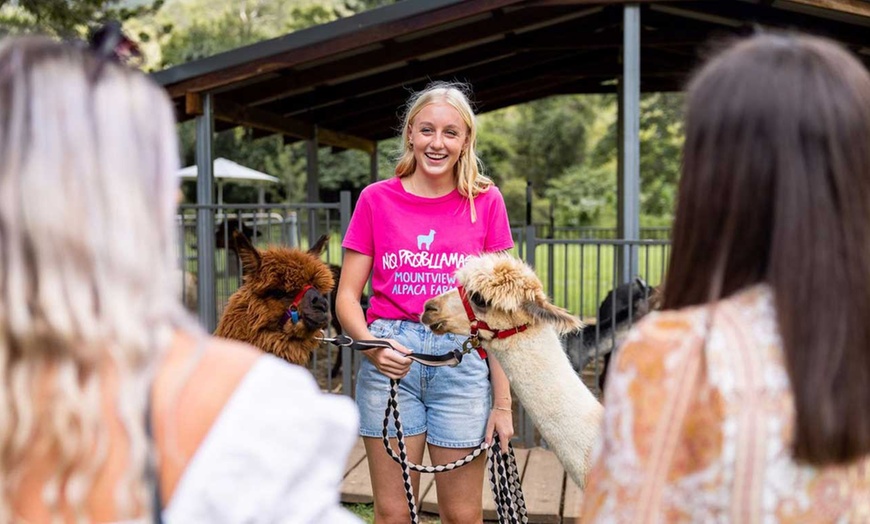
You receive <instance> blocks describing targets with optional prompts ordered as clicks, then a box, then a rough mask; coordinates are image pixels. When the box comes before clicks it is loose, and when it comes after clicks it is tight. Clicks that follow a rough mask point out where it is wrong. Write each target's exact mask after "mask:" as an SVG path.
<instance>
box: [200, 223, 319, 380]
mask: <svg viewBox="0 0 870 524" xmlns="http://www.w3.org/2000/svg"><path fill="white" fill-rule="evenodd" d="M233 241H234V243H235V247H236V251H237V252H238V254H239V257H240V258H241V261H242V279H243V282H242V285H241V287H239V289H238V290H236V292H235V293H233V295H232V296H231V297H230V299H229V302H228V303H227V307H226V309H224V314H223V316H221V319H220V322H219V323H218V327H217V330H216V331H215V335H217V336H221V337H226V338H232V339H235V340H242V341H244V342H248V343H249V344H252V345H254V346H256V347H258V348H260V349H262V350H263V351H266V352H268V353H272V354H274V355H277V356H279V357H281V358H283V359H285V360H287V361H288V362H291V363H293V364H299V365H302V366H305V365H308V362H309V361H310V359H311V354H312V352H313V351H314V350H315V349H316V348H317V347H318V345H319V343H320V342H319V340H318V339H317V338H316V337H319V336H320V334H321V330H323V329H325V328H326V326H327V325H328V322H329V301H328V300H327V299H326V296H325V295H326V294H328V293H329V292H330V291H332V289H333V286H334V284H335V282H334V280H333V277H332V272H331V271H330V269H329V266H327V264H326V263H325V262H323V261H322V260H321V259H320V255H321V251H319V250H316V249H315V248H314V247H313V248H312V249H310V250H308V251H307V252H306V251H302V250H299V249H295V248H288V247H282V246H275V247H270V248H269V249H265V250H262V251H260V250H258V249H257V248H255V247H254V246H253V245H252V244H251V242H250V241H249V240H248V239H247V237H245V236H244V235H243V234H242V233H241V232H239V231H234V232H233ZM324 243H325V240H324ZM315 246H317V244H315ZM306 285H307V286H311V288H310V289H308V290H307V291H306V290H304V288H305V286H306ZM297 299H298V304H296V305H295V306H293V305H294V301H295V300H297ZM291 306H293V307H295V310H296V313H297V316H298V318H296V319H294V318H292V316H291V315H290V309H291Z"/></svg>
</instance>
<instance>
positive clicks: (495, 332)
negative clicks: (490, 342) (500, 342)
mask: <svg viewBox="0 0 870 524" xmlns="http://www.w3.org/2000/svg"><path fill="white" fill-rule="evenodd" d="M456 290H457V291H459V298H460V299H462V306H463V307H465V314H466V315H468V322H469V323H470V324H471V329H470V332H469V337H468V340H469V341H470V344H471V347H473V348H474V349H476V350H477V353H478V354H479V355H480V358H486V351H485V350H484V349H483V347H482V346H481V345H480V330H481V329H485V330H487V331H489V332H491V333H492V337H493V338H497V339H504V338H508V337H509V336H512V335H516V334H517V333H522V332H523V331H525V330H526V329H527V328H528V327H529V325H528V324H523V325H521V326H516V327H512V328H510V329H493V328H491V327H489V325H488V324H487V323H486V322H484V321H483V320H478V318H477V317H476V316H474V310H473V309H471V303H470V302H469V301H468V293H467V292H466V291H465V288H464V287H462V286H456Z"/></svg>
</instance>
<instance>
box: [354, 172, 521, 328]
mask: <svg viewBox="0 0 870 524" xmlns="http://www.w3.org/2000/svg"><path fill="white" fill-rule="evenodd" d="M474 207H475V210H476V212H477V221H475V222H474V223H472V222H471V209H470V208H469V205H468V200H467V199H466V198H465V197H463V196H461V195H460V194H459V191H457V190H453V191H452V192H451V193H449V194H447V195H444V196H442V197H438V198H423V197H419V196H416V195H412V194H411V193H408V192H407V191H405V189H404V188H403V187H402V182H401V180H400V179H399V178H398V177H394V178H390V179H388V180H382V181H380V182H375V183H374V184H371V185H369V186H367V187H366V188H365V189H363V191H362V194H361V195H360V197H359V201H358V202H357V205H356V209H355V210H354V212H353V216H352V217H351V219H350V225H349V226H348V229H347V234H346V235H345V237H344V241H343V242H342V245H343V246H344V247H345V248H347V249H352V250H354V251H358V252H360V253H362V254H364V255H368V256H370V257H372V297H371V299H370V301H369V309H368V312H367V313H366V320H367V321H368V322H369V323H372V322H374V321H375V320H377V319H379V318H386V319H393V320H413V321H414V322H419V321H420V314H421V313H422V312H423V304H424V303H425V302H426V300H428V299H429V298H432V297H434V296H436V295H440V294H441V293H443V292H445V291H449V290H450V289H453V288H455V287H456V283H455V278H454V276H453V273H454V272H455V271H456V270H457V269H458V268H460V267H462V266H463V264H465V260H466V258H468V257H469V256H470V255H477V254H480V253H483V252H491V251H501V250H504V249H510V248H512V247H513V245H514V242H513V238H512V237H511V230H510V223H509V222H508V215H507V209H506V208H505V205H504V199H503V198H502V196H501V193H500V192H499V190H498V188H496V187H495V186H493V187H491V188H490V189H489V191H487V192H486V193H482V194H480V195H478V196H477V198H475V199H474Z"/></svg>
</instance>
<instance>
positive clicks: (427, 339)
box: [356, 319, 492, 448]
mask: <svg viewBox="0 0 870 524" xmlns="http://www.w3.org/2000/svg"><path fill="white" fill-rule="evenodd" d="M369 330H370V331H371V332H372V334H373V335H374V336H375V337H376V338H391V339H395V340H397V341H399V342H400V343H401V344H402V345H404V346H405V347H407V348H408V349H410V350H411V351H413V352H415V353H423V354H427V355H443V354H445V353H449V352H451V351H452V350H454V349H457V348H459V347H460V346H461V345H462V342H463V341H464V340H465V337H462V336H459V335H454V334H452V333H448V334H445V335H436V334H434V333H432V332H431V331H430V330H429V328H427V327H426V326H424V325H423V324H420V323H418V322H411V321H408V320H383V319H379V320H376V321H374V322H372V324H371V326H369ZM490 392H491V386H490V382H489V367H488V366H487V362H486V361H485V360H483V359H482V358H480V356H478V354H477V353H476V352H471V353H468V354H466V355H464V357H463V359H462V362H461V363H460V364H459V365H458V366H456V367H453V368H451V367H448V366H441V367H431V366H424V365H422V364H420V363H418V362H412V363H411V370H410V371H409V372H408V374H407V375H406V376H405V377H404V378H403V379H402V380H401V381H400V382H399V396H398V402H399V413H400V419H401V421H402V431H403V434H404V435H406V436H411V435H419V434H421V433H425V434H426V442H428V443H430V444H433V445H436V446H441V447H445V448H473V447H476V446H478V445H480V443H481V442H483V433H484V431H485V430H486V422H487V419H488V417H489V410H490V407H491V404H492V398H491V393H490ZM389 394H390V379H389V378H388V377H387V376H385V375H382V374H381V373H380V372H379V371H378V370H377V368H375V366H374V364H372V363H371V361H370V360H369V359H368V358H365V357H363V358H362V362H361V363H360V368H359V373H358V374H357V381H356V403H357V406H358V407H359V412H360V435H362V436H364V437H382V436H383V434H384V433H383V431H384V413H385V411H386V408H387V399H388V398H389ZM389 435H390V436H391V437H394V436H395V435H396V428H395V425H394V421H393V420H392V417H391V418H390V420H389Z"/></svg>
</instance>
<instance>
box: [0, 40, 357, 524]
mask: <svg viewBox="0 0 870 524" xmlns="http://www.w3.org/2000/svg"><path fill="white" fill-rule="evenodd" d="M174 124H175V122H174V118H173V114H172V107H171V105H170V102H169V100H168V98H167V97H166V95H165V94H164V92H163V91H162V90H161V89H160V88H159V87H158V86H156V85H154V84H153V83H152V82H151V81H150V80H149V79H148V78H147V77H146V76H145V75H143V74H142V73H140V72H138V71H135V70H132V69H128V68H125V67H123V66H121V65H119V64H117V63H114V62H112V61H110V60H108V59H107V58H104V57H102V56H97V55H96V54H95V53H94V52H92V51H90V50H86V49H80V48H76V47H73V46H70V45H65V44H60V43H56V42H53V41H50V40H48V39H43V38H37V37H23V38H13V39H8V40H6V41H5V42H3V43H2V44H0V159H2V161H0V374H2V378H0V522H17V521H21V522H30V523H36V522H121V521H124V522H128V521H134V522H145V521H158V520H159V519H160V518H162V519H163V521H166V522H179V523H199V522H208V523H217V522H227V523H230V522H232V523H238V522H346V521H350V520H353V517H352V516H350V515H349V514H347V513H345V512H344V511H343V510H342V509H341V508H340V506H339V504H338V484H339V482H340V480H341V476H342V473H343V467H344V463H345V459H346V456H347V453H348V451H349V448H350V446H351V445H352V443H353V441H354V440H355V438H356V437H355V429H356V421H357V415H356V411H355V409H354V406H353V404H352V402H350V400H347V399H344V398H338V397H329V396H325V395H322V394H321V393H320V391H319V390H318V389H317V387H316V385H315V384H314V381H313V380H312V379H311V377H310V376H309V374H308V372H307V371H306V370H304V369H301V368H296V367H292V366H290V365H286V364H284V363H283V362H281V361H279V360H277V359H275V358H273V357H271V356H267V355H264V354H261V353H260V352H259V351H257V350H255V349H254V348H252V347H249V346H246V345H243V344H239V343H235V342H229V341H224V340H218V339H214V338H211V337H210V336H208V335H207V334H206V333H203V332H202V331H201V330H200V329H199V328H198V327H197V326H196V324H195V323H194V322H193V321H192V320H191V319H190V318H189V317H188V316H187V315H186V313H185V312H184V310H183V308H182V306H181V304H180V302H179V299H178V290H177V289H176V285H175V284H176V283H177V280H178V278H177V276H175V275H177V273H176V270H175V269H174V268H175V266H176V261H175V259H174V252H173V249H172V247H173V246H174V245H175V240H174V236H173V235H174V231H175V227H174V226H175V206H176V198H177V179H176V175H175V171H176V169H177V147H178V146H177V143H176V135H175V128H174ZM146 422H148V423H150V425H152V426H153V438H152V437H151V436H150V435H149V432H148V431H147V430H146ZM151 456H154V457H156V458H157V460H155V461H150V460H149V457H151ZM152 463H153V466H154V467H149V464H152ZM149 472H150V474H149ZM158 486H159V487H158ZM155 492H158V493H159V494H158V496H157V497H155ZM155 498H156V499H157V500H159V505H160V506H161V507H162V512H160V511H158V510H159V509H160V508H157V507H155V506H156V505H157V504H155V503H153V500H154V499H155Z"/></svg>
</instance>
